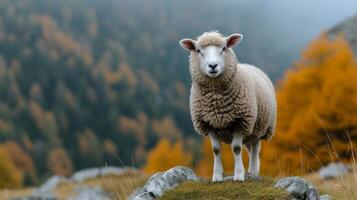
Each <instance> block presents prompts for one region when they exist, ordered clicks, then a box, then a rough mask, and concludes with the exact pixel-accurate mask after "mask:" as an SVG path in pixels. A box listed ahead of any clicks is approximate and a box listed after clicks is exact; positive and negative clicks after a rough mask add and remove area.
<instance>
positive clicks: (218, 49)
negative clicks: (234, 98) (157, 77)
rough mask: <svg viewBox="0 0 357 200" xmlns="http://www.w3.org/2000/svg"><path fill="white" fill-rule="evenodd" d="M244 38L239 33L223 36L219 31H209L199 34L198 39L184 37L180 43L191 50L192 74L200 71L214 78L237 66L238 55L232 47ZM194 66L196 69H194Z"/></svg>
mask: <svg viewBox="0 0 357 200" xmlns="http://www.w3.org/2000/svg"><path fill="white" fill-rule="evenodd" d="M242 38H243V36H242V35H241V34H238V33H237V34H232V35H230V36H228V37H223V36H222V35H221V34H219V33H218V32H208V33H204V34H203V35H201V36H199V37H198V38H197V40H193V39H189V38H186V39H182V40H181V41H180V45H181V46H182V48H183V49H185V50H187V51H189V52H191V69H190V70H191V73H193V74H192V75H193V76H194V75H195V74H196V73H200V74H201V75H202V74H203V75H205V76H206V77H208V78H210V79H214V78H217V77H220V75H222V74H225V73H226V72H227V71H232V70H231V69H229V68H234V67H235V63H236V57H235V54H234V52H233V50H232V49H231V48H232V47H234V46H235V45H237V44H238V43H239V42H240V41H241V40H242ZM192 67H193V68H196V69H192ZM197 68H198V69H197ZM196 75H197V74H196Z"/></svg>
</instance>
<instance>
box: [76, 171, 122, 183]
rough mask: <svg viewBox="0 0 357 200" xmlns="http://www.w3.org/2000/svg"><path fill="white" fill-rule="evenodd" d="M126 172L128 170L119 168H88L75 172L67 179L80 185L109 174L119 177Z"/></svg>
mask: <svg viewBox="0 0 357 200" xmlns="http://www.w3.org/2000/svg"><path fill="white" fill-rule="evenodd" d="M128 170H129V168H119V167H98V168H88V169H83V170H80V171H77V172H75V173H74V174H73V175H72V176H71V177H70V178H69V179H70V180H71V181H73V182H75V183H80V182H83V181H85V180H88V179H91V178H96V177H100V176H105V175H109V174H115V175H120V174H123V173H124V172H126V171H128Z"/></svg>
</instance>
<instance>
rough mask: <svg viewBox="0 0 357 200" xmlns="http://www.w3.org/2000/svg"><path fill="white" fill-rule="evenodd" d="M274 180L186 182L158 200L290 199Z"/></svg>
mask: <svg viewBox="0 0 357 200" xmlns="http://www.w3.org/2000/svg"><path fill="white" fill-rule="evenodd" d="M274 184H275V181H274V180H273V179H270V178H264V179H263V180H262V181H259V182H255V181H245V182H233V181H225V182H223V183H212V182H210V181H207V180H204V181H201V182H186V183H184V184H182V185H180V186H178V187H177V188H175V189H174V190H170V191H168V192H166V193H165V194H164V196H162V197H161V198H160V200H176V199H177V200H186V199H187V200H189V199H204V200H210V199H212V200H213V199H215V200H216V199H221V200H228V199H240V200H258V199H259V200H263V199H264V200H278V199H279V200H284V199H290V198H289V195H288V194H287V193H286V192H284V191H283V190H280V189H277V188H274V187H273V186H274Z"/></svg>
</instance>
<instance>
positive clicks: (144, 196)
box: [128, 166, 198, 200]
mask: <svg viewBox="0 0 357 200" xmlns="http://www.w3.org/2000/svg"><path fill="white" fill-rule="evenodd" d="M185 181H198V177H197V176H196V174H195V173H194V172H193V171H192V169H190V168H187V167H181V166H178V167H174V168H171V169H169V170H167V171H166V172H158V173H156V174H154V175H152V176H151V177H150V179H149V180H148V181H147V182H146V184H145V185H144V187H143V188H141V189H140V190H138V191H135V192H134V193H133V194H132V195H130V197H129V198H128V199H132V200H152V199H157V198H158V197H161V196H162V195H163V194H164V193H165V192H166V191H167V190H171V189H174V188H175V187H176V186H178V185H180V184H181V183H183V182H185Z"/></svg>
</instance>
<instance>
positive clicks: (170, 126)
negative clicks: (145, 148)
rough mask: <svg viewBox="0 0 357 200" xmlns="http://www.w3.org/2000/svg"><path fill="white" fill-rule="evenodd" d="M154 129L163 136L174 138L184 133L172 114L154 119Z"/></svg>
mask: <svg viewBox="0 0 357 200" xmlns="http://www.w3.org/2000/svg"><path fill="white" fill-rule="evenodd" d="M152 129H153V130H154V132H155V133H156V134H157V135H158V136H159V137H161V138H162V137H169V138H170V139H172V140H174V139H179V138H180V137H181V136H182V135H183V134H182V133H181V130H180V129H179V128H178V127H177V126H176V123H175V121H174V120H173V119H172V118H171V117H170V116H165V117H163V118H161V119H159V120H153V122H152Z"/></svg>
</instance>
